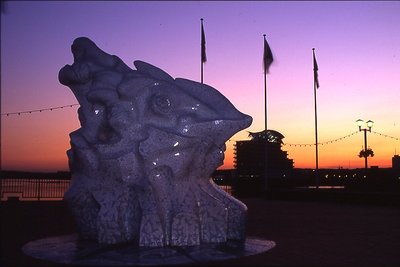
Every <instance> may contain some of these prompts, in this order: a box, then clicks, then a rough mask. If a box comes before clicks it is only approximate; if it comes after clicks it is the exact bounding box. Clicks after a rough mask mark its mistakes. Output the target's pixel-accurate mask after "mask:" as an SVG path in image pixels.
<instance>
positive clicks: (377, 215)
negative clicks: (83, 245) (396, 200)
mask: <svg viewBox="0 0 400 267" xmlns="http://www.w3.org/2000/svg"><path fill="white" fill-rule="evenodd" d="M242 201H243V202H244V203H245V204H246V205H247V206H248V208H249V212H248V225H247V234H248V236H255V237H260V238H264V239H268V240H273V241H275V242H276V244H277V246H276V247H275V248H273V249H272V250H270V251H269V252H266V253H263V254H260V255H255V256H249V257H245V258H241V259H235V260H229V261H221V262H208V263H205V264H201V265H203V266H324V267H325V266H390V267H391V266H393V267H397V266H400V209H399V206H393V205H390V206H384V205H372V204H351V203H338V202H327V201H325V202H317V201H301V200H296V201H294V200H291V201H282V200H268V199H262V198H246V199H242ZM73 232H75V226H74V222H73V221H72V218H71V217H70V216H69V214H68V212H67V211H66V209H65V207H64V205H63V203H62V202H2V203H1V243H2V244H1V264H0V265H1V266H4V267H6V266H17V267H19V266H59V265H56V264H53V263H49V262H44V261H40V260H35V259H32V258H30V257H28V256H25V255H24V254H23V253H22V252H21V247H22V246H23V245H24V244H26V243H27V242H29V241H32V240H36V239H41V238H44V237H48V236H54V235H62V234H69V233H73Z"/></svg>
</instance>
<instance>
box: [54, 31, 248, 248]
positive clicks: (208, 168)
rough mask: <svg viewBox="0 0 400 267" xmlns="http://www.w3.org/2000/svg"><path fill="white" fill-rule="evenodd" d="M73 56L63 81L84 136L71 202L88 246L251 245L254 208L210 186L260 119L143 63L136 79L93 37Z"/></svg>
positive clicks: (75, 155)
mask: <svg viewBox="0 0 400 267" xmlns="http://www.w3.org/2000/svg"><path fill="white" fill-rule="evenodd" d="M71 49H72V53H73V56H74V63H73V64H72V65H66V66H65V67H63V68H62V69H61V70H60V72H59V80H60V82H61V83H62V84H64V85H67V86H68V87H70V89H71V90H72V92H73V93H74V95H75V97H76V98H77V100H78V102H79V104H80V108H79V110H78V114H79V120H80V122H81V128H79V129H78V130H76V131H74V132H72V133H71V134H70V138H71V149H70V150H68V151H67V154H68V158H69V164H70V169H71V173H72V184H71V187H70V188H69V190H68V191H67V193H66V194H65V200H66V202H67V203H68V205H69V207H70V209H71V211H72V213H73V215H74V217H75V220H76V222H77V226H78V228H79V231H80V235H81V237H82V238H85V239H93V240H96V241H97V242H99V243H102V244H117V243H125V242H136V243H137V245H138V246H150V247H162V246H193V245H200V244H205V243H223V242H227V241H229V240H236V241H244V240H245V220H246V210H247V207H246V206H245V205H244V204H243V203H241V202H240V201H239V200H237V199H235V198H233V197H232V196H230V195H229V194H227V193H225V192H224V191H223V190H221V189H220V188H219V187H218V186H217V185H216V184H214V183H213V181H212V179H211V178H210V177H211V174H212V173H213V171H214V170H215V169H216V168H217V167H218V166H220V165H221V164H222V163H223V159H224V150H225V142H226V141H227V140H228V139H229V138H230V137H231V136H232V135H234V134H235V133H236V132H238V131H240V130H242V129H244V128H246V127H248V126H249V125H250V124H251V122H252V118H251V117H250V116H248V115H245V114H243V113H241V112H239V111H238V110H237V109H236V108H235V107H234V106H233V105H232V104H231V103H230V102H229V100H228V99H226V98H225V97H224V96H223V95H222V94H221V93H219V92H218V91H217V90H216V89H214V88H212V87H210V86H207V85H205V84H200V83H198V82H194V81H190V80H186V79H179V78H177V79H173V78H172V77H171V76H169V75H168V74H167V73H166V72H164V71H163V70H161V69H159V68H157V67H154V66H152V65H150V64H148V63H145V62H142V61H135V62H134V65H135V67H136V70H132V69H131V68H129V67H128V66H127V65H125V64H124V63H123V62H122V60H121V59H119V58H118V57H116V56H112V55H109V54H107V53H105V52H103V51H102V50H100V49H99V48H98V47H97V46H96V45H95V43H93V42H92V41H91V40H89V39H88V38H85V37H81V38H77V39H76V40H75V41H74V42H73V44H72V48H71Z"/></svg>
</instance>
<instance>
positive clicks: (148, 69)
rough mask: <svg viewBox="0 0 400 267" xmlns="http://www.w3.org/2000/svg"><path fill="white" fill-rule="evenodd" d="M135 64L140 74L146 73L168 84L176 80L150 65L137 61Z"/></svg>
mask: <svg viewBox="0 0 400 267" xmlns="http://www.w3.org/2000/svg"><path fill="white" fill-rule="evenodd" d="M133 64H134V65H135V67H136V69H137V71H138V72H142V73H146V74H148V75H150V76H151V77H153V78H155V79H158V80H164V81H168V82H173V81H174V78H172V77H171V76H170V75H169V74H168V73H166V72H165V71H163V70H162V69H159V68H157V67H155V66H153V65H151V64H149V63H146V62H144V61H140V60H135V61H134V62H133Z"/></svg>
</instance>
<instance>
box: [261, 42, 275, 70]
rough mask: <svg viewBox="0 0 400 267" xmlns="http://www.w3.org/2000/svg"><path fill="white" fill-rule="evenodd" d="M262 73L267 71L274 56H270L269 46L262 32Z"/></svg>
mask: <svg viewBox="0 0 400 267" xmlns="http://www.w3.org/2000/svg"><path fill="white" fill-rule="evenodd" d="M263 59H264V62H263V63H264V64H263V65H264V73H269V67H270V66H271V64H272V61H274V58H273V56H272V51H271V48H270V47H269V45H268V42H267V39H266V38H265V34H264V56H263Z"/></svg>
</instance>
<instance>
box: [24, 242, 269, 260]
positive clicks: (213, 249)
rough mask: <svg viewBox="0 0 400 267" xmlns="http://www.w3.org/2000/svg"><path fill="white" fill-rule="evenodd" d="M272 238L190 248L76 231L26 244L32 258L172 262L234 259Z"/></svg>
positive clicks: (260, 250) (266, 245)
mask: <svg viewBox="0 0 400 267" xmlns="http://www.w3.org/2000/svg"><path fill="white" fill-rule="evenodd" d="M274 246H275V242H274V241H269V240H263V239H258V238H247V239H246V242H245V243H244V244H243V243H239V242H227V243H224V244H208V245H200V246H191V247H161V248H158V247H157V248H152V247H137V246H135V245H132V244H124V245H113V246H105V245H100V244H97V243H95V242H88V241H80V240H79V237H78V235H77V234H71V235H64V236H56V237H49V238H44V239H39V240H36V241H32V242H29V243H27V244H25V245H24V246H23V248H22V250H23V252H24V253H25V254H27V255H29V256H31V257H34V258H37V259H41V260H47V261H52V262H56V263H63V264H78V265H100V266H101V265H107V266H123V265H172V264H191V263H199V262H206V261H220V260H228V259H235V258H240V257H245V256H250V255H255V254H259V253H263V252H266V251H268V250H270V249H271V248H273V247H274Z"/></svg>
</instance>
